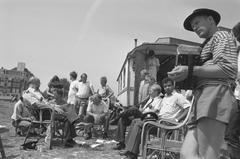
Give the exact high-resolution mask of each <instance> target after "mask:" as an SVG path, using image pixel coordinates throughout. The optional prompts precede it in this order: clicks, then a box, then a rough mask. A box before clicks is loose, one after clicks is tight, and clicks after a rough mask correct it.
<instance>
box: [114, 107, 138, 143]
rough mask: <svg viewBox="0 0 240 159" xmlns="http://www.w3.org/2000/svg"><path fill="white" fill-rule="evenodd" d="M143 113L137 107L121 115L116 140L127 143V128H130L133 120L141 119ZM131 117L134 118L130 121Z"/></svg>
mask: <svg viewBox="0 0 240 159" xmlns="http://www.w3.org/2000/svg"><path fill="white" fill-rule="evenodd" d="M141 116H142V112H140V111H139V110H138V108H136V107H130V108H129V109H127V110H125V111H124V112H122V113H120V114H119V121H118V127H117V133H116V140H117V141H118V142H120V143H125V134H126V128H127V126H129V125H130V124H131V122H132V120H133V119H136V118H141ZM130 117H132V118H131V119H130Z"/></svg>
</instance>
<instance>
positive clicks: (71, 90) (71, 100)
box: [67, 80, 79, 104]
mask: <svg viewBox="0 0 240 159" xmlns="http://www.w3.org/2000/svg"><path fill="white" fill-rule="evenodd" d="M78 83H79V82H78V81H77V80H75V81H72V82H71V84H70V86H69V91H68V100H67V103H69V104H75V97H76V94H77V92H78V90H77V87H78V86H77V85H78Z"/></svg>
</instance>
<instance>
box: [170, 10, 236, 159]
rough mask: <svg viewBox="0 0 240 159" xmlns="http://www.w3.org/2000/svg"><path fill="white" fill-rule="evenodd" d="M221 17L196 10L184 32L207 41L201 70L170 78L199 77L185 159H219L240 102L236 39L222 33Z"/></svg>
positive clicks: (183, 70)
mask: <svg viewBox="0 0 240 159" xmlns="http://www.w3.org/2000/svg"><path fill="white" fill-rule="evenodd" d="M220 19H221V16H220V14H219V13H218V12H216V11H214V10H211V9H206V8H202V9H196V10H194V11H193V13H191V14H190V15H189V16H188V17H187V18H186V19H185V21H184V24H183V26H184V28H185V29H186V30H188V31H192V32H195V33H196V34H197V35H198V36H199V37H200V38H203V39H205V41H204V42H203V44H202V51H201V58H200V59H201V60H200V66H178V67H175V68H174V69H173V70H172V71H171V72H169V73H168V76H169V77H170V78H172V79H173V80H175V81H182V80H184V79H186V78H188V77H191V76H196V78H197V80H196V83H195V84H196V87H195V88H194V96H195V101H194V105H193V109H194V111H193V113H192V116H191V118H190V121H189V130H188V133H187V135H186V138H185V141H184V143H183V146H182V150H181V155H182V157H183V158H184V159H196V158H204V159H217V158H219V151H220V147H221V145H222V143H223V140H224V132H225V129H226V126H227V124H228V122H229V118H230V116H231V112H232V111H236V99H235V97H234V96H233V93H232V90H231V87H230V85H231V83H234V81H235V78H236V76H237V47H236V43H235V41H234V37H233V36H232V34H231V33H229V32H227V31H219V30H218V27H217V25H218V23H219V22H220Z"/></svg>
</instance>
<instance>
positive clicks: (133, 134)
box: [126, 119, 157, 154]
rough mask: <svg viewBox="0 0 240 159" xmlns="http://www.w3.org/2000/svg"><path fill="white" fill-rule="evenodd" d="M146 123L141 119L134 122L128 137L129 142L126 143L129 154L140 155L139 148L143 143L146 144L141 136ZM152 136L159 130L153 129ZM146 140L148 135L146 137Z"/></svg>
mask: <svg viewBox="0 0 240 159" xmlns="http://www.w3.org/2000/svg"><path fill="white" fill-rule="evenodd" d="M144 122H145V121H142V120H140V119H135V120H133V122H132V124H131V128H130V131H129V133H128V136H127V141H126V150H127V151H129V152H132V153H134V154H138V153H139V146H140V144H141V142H142V144H144V141H141V134H142V127H143V124H144ZM150 133H152V134H156V133H157V129H152V130H151V131H150ZM144 137H145V138H146V137H147V136H146V134H145V135H144Z"/></svg>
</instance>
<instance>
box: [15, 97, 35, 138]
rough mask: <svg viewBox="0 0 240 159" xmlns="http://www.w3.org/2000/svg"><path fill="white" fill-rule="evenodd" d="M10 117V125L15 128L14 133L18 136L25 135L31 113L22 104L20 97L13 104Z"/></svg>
mask: <svg viewBox="0 0 240 159" xmlns="http://www.w3.org/2000/svg"><path fill="white" fill-rule="evenodd" d="M11 119H12V125H13V126H14V127H15V128H16V134H18V135H20V136H23V135H25V134H26V132H27V130H28V127H29V125H30V124H31V114H30V113H29V111H28V110H27V108H26V107H25V106H24V104H23V102H22V98H20V100H19V101H18V102H17V103H16V104H15V105H14V109H13V114H12V116H11Z"/></svg>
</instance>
